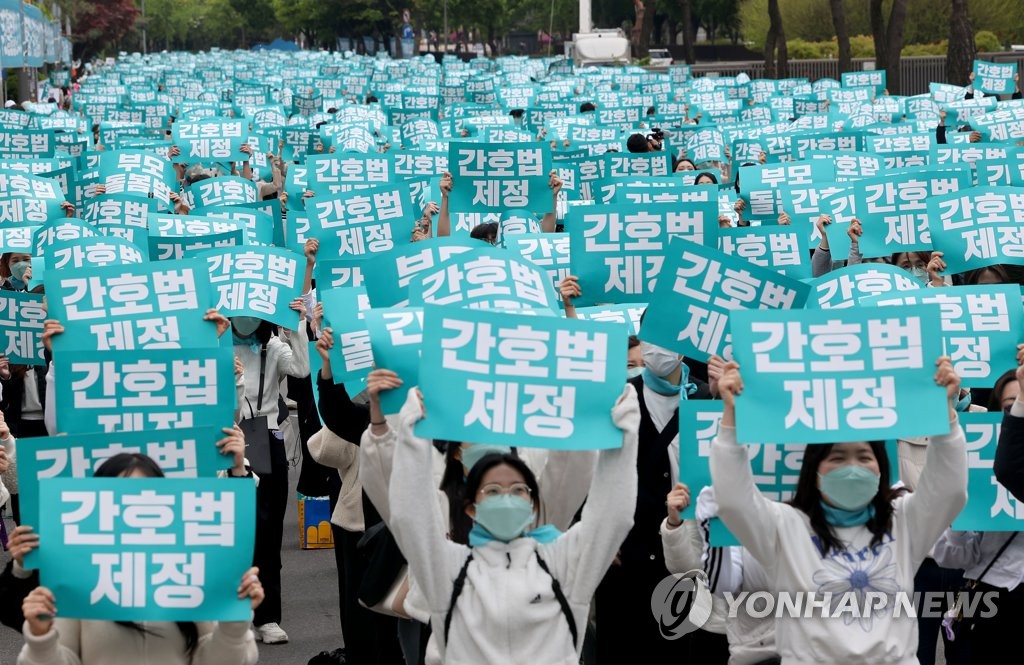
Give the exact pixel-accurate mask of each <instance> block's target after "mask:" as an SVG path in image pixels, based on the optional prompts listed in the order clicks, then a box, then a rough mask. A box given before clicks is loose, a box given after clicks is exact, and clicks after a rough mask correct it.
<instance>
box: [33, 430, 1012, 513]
mask: <svg viewBox="0 0 1024 665" xmlns="http://www.w3.org/2000/svg"><path fill="white" fill-rule="evenodd" d="M1002 422H1003V414H1002V413H961V414H960V424H961V425H962V426H963V428H964V435H965V436H966V437H967V505H966V506H964V509H963V510H962V511H961V512H960V515H958V516H957V518H956V519H955V520H953V528H954V529H956V530H957V531H1024V502H1020V501H1018V500H1017V499H1015V498H1014V497H1013V495H1011V494H1010V493H1009V492H1008V491H1006V488H1005V487H1003V486H1002V485H1000V484H999V482H998V481H996V479H995V476H994V475H992V463H993V462H994V461H995V457H996V446H997V445H998V443H999V435H1000V432H1001V430H1002ZM19 445H20V444H19Z"/></svg>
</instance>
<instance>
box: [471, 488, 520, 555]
mask: <svg viewBox="0 0 1024 665" xmlns="http://www.w3.org/2000/svg"><path fill="white" fill-rule="evenodd" d="M473 519H474V521H475V522H476V523H477V524H478V525H480V526H482V527H483V528H484V529H486V530H487V532H488V533H490V534H491V535H492V536H494V538H495V539H496V540H500V541H502V542H505V543H507V542H509V541H511V540H515V539H516V538H518V537H519V536H521V535H522V534H523V532H524V531H525V530H526V528H527V527H528V526H530V525H531V524H533V520H534V519H535V516H534V513H533V504H532V503H530V502H529V501H527V500H526V499H524V498H522V497H518V496H513V495H511V494H502V495H501V496H490V497H487V498H486V499H484V500H483V501H481V502H480V503H478V504H476V517H475V518H473Z"/></svg>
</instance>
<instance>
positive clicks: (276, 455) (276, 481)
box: [253, 431, 288, 626]
mask: <svg viewBox="0 0 1024 665" xmlns="http://www.w3.org/2000/svg"><path fill="white" fill-rule="evenodd" d="M287 509H288V457H287V455H286V454H285V451H284V441H282V440H280V439H278V438H277V437H276V436H275V432H274V431H271V433H270V474H269V475H264V476H260V484H259V486H258V487H257V488H256V551H255V553H254V556H253V565H254V566H256V567H257V568H259V569H260V583H262V584H263V590H264V592H265V593H266V597H265V598H264V599H263V602H262V603H261V604H260V606H259V607H258V608H257V609H256V612H255V620H254V623H255V624H256V625H257V626H262V625H263V624H265V623H278V624H279V623H281V546H282V544H283V541H284V514H285V511H286V510H287Z"/></svg>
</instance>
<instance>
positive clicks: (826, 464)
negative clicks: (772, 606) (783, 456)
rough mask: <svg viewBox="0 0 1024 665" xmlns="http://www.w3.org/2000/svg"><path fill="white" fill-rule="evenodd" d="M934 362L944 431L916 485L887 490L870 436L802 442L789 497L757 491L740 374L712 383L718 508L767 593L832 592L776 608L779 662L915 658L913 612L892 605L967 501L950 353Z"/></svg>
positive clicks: (731, 370) (885, 471)
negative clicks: (944, 408) (797, 607)
mask: <svg viewBox="0 0 1024 665" xmlns="http://www.w3.org/2000/svg"><path fill="white" fill-rule="evenodd" d="M936 365H937V368H938V369H937V371H936V374H935V382H936V383H937V384H939V385H941V386H944V387H945V388H946V395H947V399H948V402H949V411H948V413H949V427H950V433H949V434H947V435H943V436H936V437H933V438H932V444H933V445H930V446H928V459H927V461H926V462H925V466H924V469H922V471H921V477H920V479H919V481H918V486H917V490H916V491H915V492H913V493H912V494H905V493H902V492H899V491H894V490H893V489H892V488H891V487H890V480H889V458H888V456H887V455H886V452H885V446H884V445H883V444H882V443H881V442H863V441H862V442H855V443H836V444H819V445H812V446H808V447H807V449H806V451H805V453H804V461H803V465H802V467H801V470H800V476H799V479H798V481H797V489H796V494H795V495H794V497H793V499H792V500H791V501H790V502H789V503H788V504H783V503H777V502H774V501H770V500H768V499H767V498H766V497H765V496H764V495H763V494H761V492H760V491H758V489H757V486H756V485H755V484H754V476H753V472H752V470H751V467H750V460H749V458H748V455H747V450H746V448H745V447H744V446H742V445H740V444H739V443H737V441H736V429H735V423H736V412H735V408H736V401H737V400H739V399H743V398H742V397H741V394H742V392H743V380H742V378H741V376H740V373H739V366H738V365H736V364H735V363H729V364H728V365H727V366H726V371H725V373H724V375H723V377H722V379H721V380H720V381H719V384H718V385H719V390H720V391H721V394H722V399H723V401H724V402H725V405H724V410H723V415H722V421H721V425H720V427H719V431H718V436H717V437H716V438H715V440H714V442H713V443H712V446H711V478H712V484H713V486H714V488H715V496H716V497H717V499H718V504H719V515H720V516H721V518H722V521H723V522H724V523H725V525H726V526H727V527H729V529H730V530H731V531H732V532H733V533H734V534H735V535H736V537H737V538H738V539H739V541H740V543H741V544H742V545H743V546H744V547H746V548H747V549H748V550H750V552H751V553H752V554H753V555H754V556H755V557H756V558H757V560H758V561H759V562H760V563H761V565H762V566H763V567H764V569H765V572H766V573H767V574H768V579H769V580H771V581H772V585H773V588H772V591H774V592H776V593H778V592H788V593H797V592H799V593H802V594H804V599H803V600H804V602H805V604H806V602H807V600H808V596H809V595H810V594H814V600H815V601H816V602H818V603H821V604H825V603H827V602H828V601H829V600H830V601H831V605H829V606H828V607H827V608H821V607H820V606H819V607H817V608H815V609H813V611H809V612H808V611H806V609H807V608H806V607H805V608H804V610H805V611H804V612H802V613H801V615H800V616H796V615H795V613H792V612H780V613H779V614H781V616H778V615H777V617H776V625H775V631H776V643H777V647H778V650H779V655H780V656H781V657H782V662H783V664H784V665H798V664H802V663H808V664H809V663H865V664H867V663H872V664H874V663H891V664H905V665H911V664H916V663H917V656H916V653H917V641H918V631H917V620H916V619H915V618H914V613H913V612H896V611H895V606H896V605H897V604H900V603H901V602H902V603H903V604H906V600H903V601H901V598H902V599H909V598H912V593H913V590H914V575H915V573H916V572H917V569H918V567H919V566H920V565H921V562H922V561H923V560H924V558H925V557H926V556H927V555H928V550H929V549H931V547H932V545H934V544H935V541H936V540H938V538H939V536H940V535H942V532H943V531H944V530H945V529H946V527H948V526H949V524H950V523H952V521H953V518H955V517H956V515H957V514H958V513H959V512H960V510H961V509H962V508H963V507H964V504H965V503H966V501H967V453H966V443H965V441H964V434H963V429H962V428H961V427H960V423H959V421H958V419H957V412H956V409H955V406H956V402H957V400H958V399H959V394H960V377H959V376H957V374H956V372H955V371H954V370H953V366H952V364H951V362H950V360H949V358H946V357H943V358H940V359H939V360H938V361H937V362H936ZM825 594H831V595H830V596H826V595H825ZM869 594H871V595H870V596H869ZM880 597H884V599H886V600H887V601H888V602H887V604H886V605H881V603H880V602H879V598H880ZM872 599H873V600H874V604H872V605H870V606H869V605H868V601H869V600H872ZM840 610H845V611H843V612H842V613H840Z"/></svg>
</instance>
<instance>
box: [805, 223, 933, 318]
mask: <svg viewBox="0 0 1024 665" xmlns="http://www.w3.org/2000/svg"><path fill="white" fill-rule="evenodd" d="M829 235H830V236H831V235H832V234H829ZM923 287H924V285H923V284H922V283H921V281H920V280H918V279H917V278H916V277H914V276H913V275H911V274H910V273H909V272H907V271H906V270H901V269H900V268H897V267H896V266H890V265H886V264H884V263H858V264H855V265H852V266H847V267H845V268H841V269H839V270H833V271H832V272H829V273H826V274H825V275H822V276H821V277H819V278H818V279H816V280H814V281H813V282H811V293H810V295H809V296H808V297H807V309H843V308H847V307H854V306H856V305H857V304H858V303H860V302H861V300H863V299H865V298H869V297H871V296H881V295H887V294H895V293H899V292H902V291H916V290H917V289H920V288H923Z"/></svg>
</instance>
